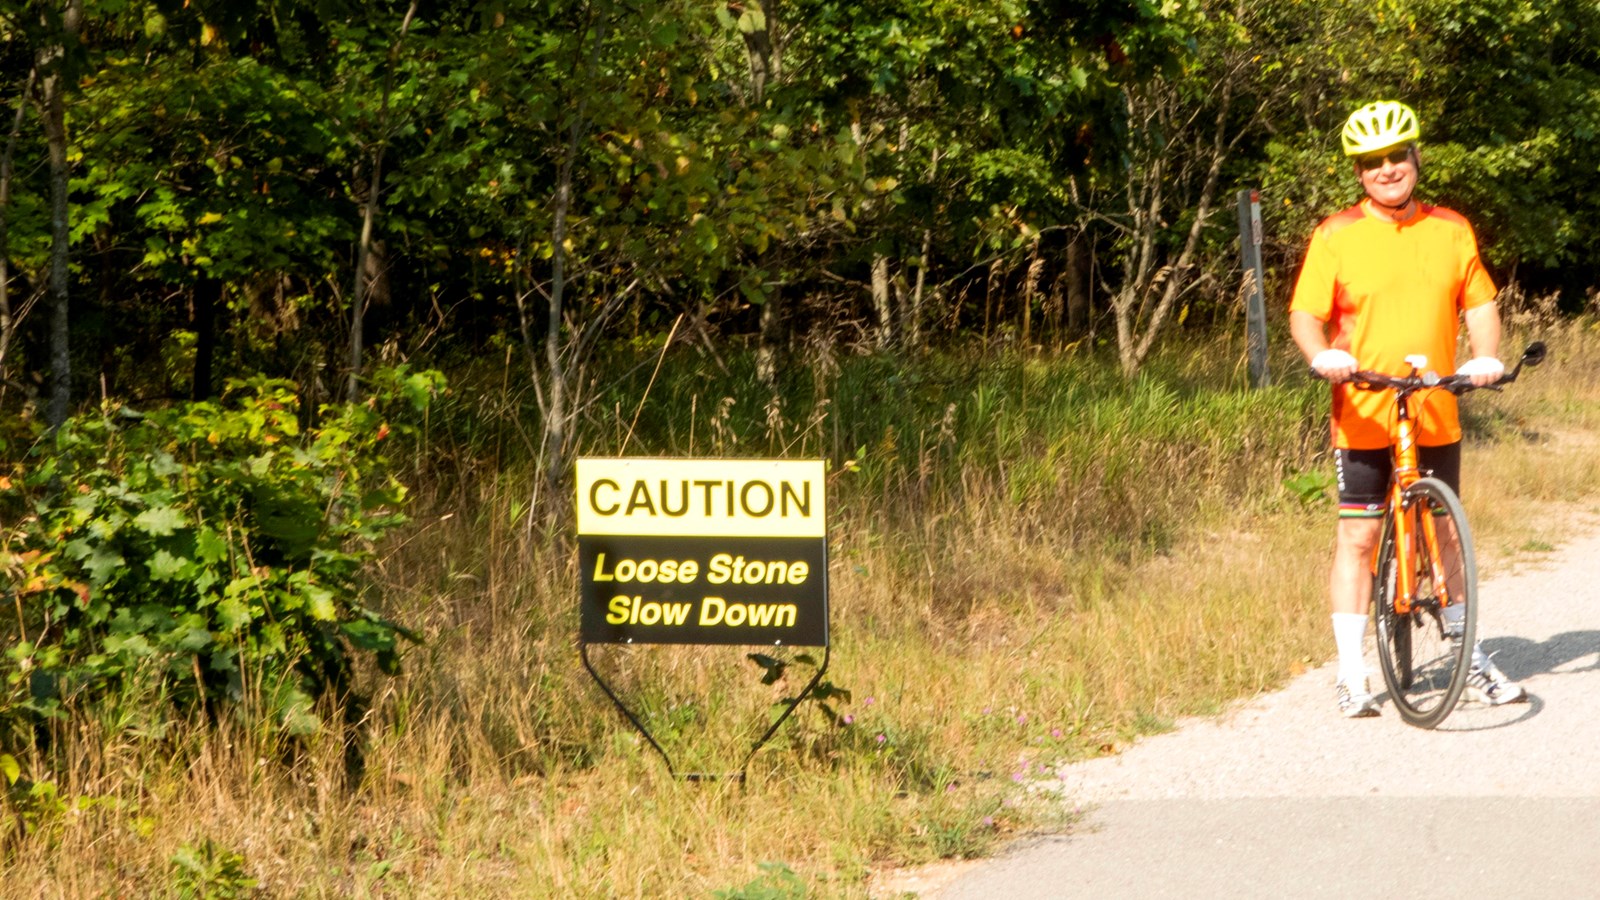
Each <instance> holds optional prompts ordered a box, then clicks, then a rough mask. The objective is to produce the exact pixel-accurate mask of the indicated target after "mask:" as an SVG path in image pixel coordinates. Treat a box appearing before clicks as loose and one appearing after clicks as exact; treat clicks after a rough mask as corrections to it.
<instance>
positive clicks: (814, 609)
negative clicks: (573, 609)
mask: <svg viewBox="0 0 1600 900" xmlns="http://www.w3.org/2000/svg"><path fill="white" fill-rule="evenodd" d="M578 563H579V565H580V566H581V575H582V578H581V584H582V604H583V605H582V625H581V635H580V636H581V638H582V639H583V640H584V641H586V642H589V643H612V644H615V643H648V644H784V645H798V646H811V647H822V646H827V644H828V554H827V541H826V539H824V538H811V537H783V538H775V537H727V536H725V537H680V536H654V535H586V534H580V535H579V536H578Z"/></svg>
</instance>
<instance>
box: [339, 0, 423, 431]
mask: <svg viewBox="0 0 1600 900" xmlns="http://www.w3.org/2000/svg"><path fill="white" fill-rule="evenodd" d="M418 2H419V0H411V6H410V8H409V9H407V10H406V17H405V19H404V20H403V21H402V22H401V23H400V35H399V36H398V37H396V38H395V39H394V43H392V44H390V45H389V65H388V69H387V70H386V71H385V72H384V76H383V97H382V98H380V100H379V106H378V146H377V147H376V148H375V149H374V150H373V151H372V177H371V178H370V179H369V181H368V183H367V202H366V204H365V205H364V206H363V207H362V211H361V240H360V241H359V242H358V243H357V244H356V266H355V269H356V274H355V282H356V283H355V290H354V291H353V292H351V295H350V358H349V365H350V380H349V382H348V384H346V386H345V395H346V397H347V398H348V399H349V400H350V402H352V403H354V402H355V401H356V400H357V399H358V398H359V397H360V396H361V357H362V353H363V349H364V348H363V343H364V342H365V340H366V335H365V332H364V327H365V326H364V323H363V319H364V318H365V316H366V312H367V288H368V285H370V284H371V279H370V278H369V277H368V273H367V258H368V256H369V255H370V254H371V253H372V231H373V227H374V225H375V223H376V222H377V218H378V193H379V191H380V190H381V189H382V187H383V156H384V152H385V151H386V150H387V149H388V146H389V97H390V95H392V94H393V93H394V67H395V60H396V58H397V57H398V56H399V55H400V42H401V41H403V40H405V37H406V33H407V32H409V31H410V30H411V20H412V19H413V18H414V17H415V16H416V14H417V3H418Z"/></svg>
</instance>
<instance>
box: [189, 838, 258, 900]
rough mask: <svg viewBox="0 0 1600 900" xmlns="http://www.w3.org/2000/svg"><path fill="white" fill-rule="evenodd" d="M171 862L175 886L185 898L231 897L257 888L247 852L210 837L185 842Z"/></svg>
mask: <svg viewBox="0 0 1600 900" xmlns="http://www.w3.org/2000/svg"><path fill="white" fill-rule="evenodd" d="M170 862H171V865H172V886H173V888H174V889H176V891H177V894H178V896H179V897H183V898H185V900H188V898H201V900H209V898H217V900H228V898H233V897H248V896H250V895H252V894H254V893H255V892H256V891H255V889H256V885H257V881H256V879H255V878H252V877H251V876H250V873H249V869H248V868H247V867H246V863H245V858H244V856H243V855H242V854H240V853H237V852H235V851H233V850H229V849H228V848H226V847H223V846H220V845H218V844H217V842H216V841H213V840H212V839H211V838H205V839H203V840H201V841H200V845H199V846H198V847H196V846H193V845H191V844H184V845H183V846H182V847H179V848H178V851H177V852H176V853H174V854H172V859H171V860H170Z"/></svg>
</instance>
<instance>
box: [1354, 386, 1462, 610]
mask: <svg viewBox="0 0 1600 900" xmlns="http://www.w3.org/2000/svg"><path fill="white" fill-rule="evenodd" d="M1396 399H1397V403H1396V409H1397V413H1398V420H1399V421H1398V422H1397V428H1396V437H1395V442H1394V446H1393V448H1392V449H1391V457H1392V459H1393V461H1394V473H1393V474H1392V475H1391V476H1390V478H1389V512H1390V513H1391V514H1392V515H1393V519H1394V543H1395V554H1394V561H1395V590H1394V611H1395V613H1396V614H1398V615H1402V616H1403V615H1406V614H1408V613H1410V612H1411V598H1413V597H1415V596H1416V595H1417V583H1416V577H1417V567H1416V565H1414V562H1415V558H1416V553H1417V537H1418V536H1417V535H1416V534H1413V533H1412V532H1413V531H1414V530H1415V529H1414V528H1413V523H1412V517H1410V516H1407V515H1406V507H1405V494H1406V490H1407V489H1408V488H1410V487H1411V486H1412V485H1413V484H1416V483H1417V480H1418V479H1420V478H1421V477H1422V471H1421V469H1420V468H1419V467H1418V461H1417V438H1416V423H1415V422H1414V421H1413V416H1412V408H1411V407H1412V396H1405V395H1402V396H1398V397H1397V398H1396ZM1417 518H1418V520H1419V521H1420V523H1421V527H1422V535H1421V536H1422V538H1423V541H1422V543H1423V546H1425V547H1426V548H1427V552H1428V553H1429V555H1430V556H1431V557H1432V559H1430V560H1429V562H1431V563H1432V565H1431V566H1429V567H1428V571H1429V572H1430V573H1431V574H1432V576H1433V579H1434V581H1435V584H1434V585H1433V589H1434V596H1436V597H1438V598H1439V599H1440V601H1441V603H1442V605H1444V606H1449V605H1450V604H1451V602H1452V599H1451V596H1450V588H1449V586H1448V585H1447V584H1446V583H1445V576H1444V574H1443V573H1444V571H1445V567H1444V559H1443V558H1442V557H1441V556H1440V553H1439V534H1438V531H1437V527H1438V526H1437V525H1436V524H1435V523H1434V521H1433V517H1432V516H1420V517H1417ZM1381 551H1382V541H1380V542H1379V545H1378V546H1377V547H1374V548H1373V550H1372V573H1373V575H1374V576H1377V575H1379V574H1380V573H1379V572H1378V556H1379V553H1380V552H1381Z"/></svg>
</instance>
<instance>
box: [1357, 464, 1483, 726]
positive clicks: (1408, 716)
mask: <svg viewBox="0 0 1600 900" xmlns="http://www.w3.org/2000/svg"><path fill="white" fill-rule="evenodd" d="M1402 502H1403V507H1402V509H1401V510H1400V511H1399V514H1400V515H1404V516H1407V517H1409V519H1408V524H1409V525H1410V526H1411V528H1410V531H1411V533H1412V534H1414V535H1416V536H1417V538H1416V539H1417V544H1418V547H1417V552H1415V553H1413V554H1411V558H1412V560H1411V561H1412V564H1413V565H1414V566H1415V571H1414V573H1413V579H1412V580H1413V583H1414V585H1415V587H1416V596H1415V597H1413V598H1411V609H1410V610H1409V611H1407V612H1406V613H1405V614H1403V615H1402V614H1400V613H1398V612H1396V610H1395V602H1394V600H1395V597H1394V592H1395V588H1396V585H1397V584H1398V578H1397V577H1396V576H1397V575H1398V565H1399V562H1398V560H1399V557H1400V556H1401V554H1400V552H1399V549H1400V548H1399V547H1398V546H1397V545H1396V538H1395V523H1394V521H1392V519H1390V518H1386V519H1385V522H1384V526H1383V532H1382V537H1381V539H1380V541H1381V543H1380V544H1379V551H1378V570H1377V572H1376V574H1375V576H1374V584H1373V603H1374V605H1375V610H1374V617H1375V619H1376V620H1377V629H1376V631H1377V638H1378V661H1379V663H1380V669H1381V670H1382V674H1383V683H1384V687H1386V688H1388V690H1389V698H1390V699H1391V700H1392V701H1394V705H1395V708H1396V709H1397V710H1398V711H1399V712H1400V716H1401V718H1403V719H1405V720H1406V721H1407V722H1409V723H1411V724H1412V725H1415V726H1417V727H1419V728H1436V727H1438V725H1439V723H1440V722H1443V721H1444V720H1445V717H1447V716H1449V715H1450V713H1451V711H1453V710H1454V709H1455V707H1456V704H1457V703H1458V702H1459V701H1460V699H1461V692H1462V691H1463V690H1464V689H1465V688H1466V686H1467V674H1468V669H1469V667H1470V660H1471V654H1472V647H1473V643H1474V641H1475V640H1476V638H1477V630H1478V583H1477V582H1478V577H1477V563H1476V557H1475V556H1474V554H1473V549H1472V532H1471V530H1470V529H1469V528H1468V527H1467V516H1466V512H1465V511H1464V510H1463V509H1462V507H1461V501H1460V499H1458V498H1457V497H1456V493H1455V491H1453V490H1451V489H1450V486H1449V485H1447V484H1445V483H1444V482H1442V481H1440V480H1438V479H1436V478H1422V479H1419V480H1418V481H1417V482H1416V483H1415V484H1413V485H1412V486H1411V487H1409V488H1407V489H1406V492H1405V495H1404V497H1403V498H1402ZM1392 515H1393V513H1392V512H1391V516H1392ZM1425 516H1426V517H1431V519H1432V521H1433V525H1434V527H1433V529H1432V532H1431V533H1432V534H1433V535H1434V538H1433V539H1430V538H1429V537H1428V534H1429V531H1427V530H1425V529H1424V528H1423V517H1425ZM1449 529H1453V530H1454V531H1455V533H1456V534H1457V535H1458V536H1459V541H1458V545H1459V551H1458V552H1457V553H1456V554H1450V553H1448V552H1447V550H1446V548H1444V547H1442V546H1438V547H1434V546H1429V542H1430V540H1438V541H1440V543H1441V544H1442V543H1444V540H1443V538H1442V537H1441V536H1442V535H1444V534H1446V533H1447V532H1448V530H1449ZM1435 559H1439V560H1442V561H1443V565H1444V566H1445V567H1446V568H1447V569H1448V570H1449V571H1446V572H1444V573H1436V572H1435V571H1434V562H1433V561H1434V560H1435ZM1439 574H1443V576H1444V578H1445V579H1446V583H1447V584H1448V585H1451V589H1450V592H1451V594H1452V595H1453V596H1452V597H1451V603H1452V605H1454V604H1456V603H1460V604H1462V606H1463V607H1464V610H1465V611H1464V613H1463V614H1462V617H1461V619H1462V621H1461V638H1460V640H1452V639H1451V638H1450V637H1449V636H1448V635H1447V634H1446V632H1445V621H1444V616H1443V612H1442V610H1443V605H1442V603H1441V601H1440V598H1439V597H1438V596H1437V594H1436V591H1435V585H1436V584H1437V581H1436V575H1439Z"/></svg>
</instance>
